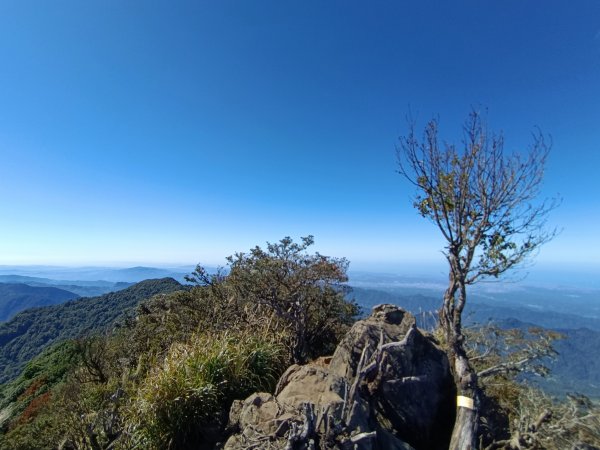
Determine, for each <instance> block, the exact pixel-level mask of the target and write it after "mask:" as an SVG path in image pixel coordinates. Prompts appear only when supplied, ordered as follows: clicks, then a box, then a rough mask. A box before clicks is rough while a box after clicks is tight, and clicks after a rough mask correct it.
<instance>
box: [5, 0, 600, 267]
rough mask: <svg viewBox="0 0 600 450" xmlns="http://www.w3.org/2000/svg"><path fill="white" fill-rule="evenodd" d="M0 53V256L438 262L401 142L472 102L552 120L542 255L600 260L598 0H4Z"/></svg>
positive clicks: (520, 120) (524, 132) (494, 120)
mask: <svg viewBox="0 0 600 450" xmlns="http://www.w3.org/2000/svg"><path fill="white" fill-rule="evenodd" d="M0 64H1V66H0V67H1V70H0V156H1V164H0V211H1V213H0V264H118V265H124V264H130V263H136V264H137V263H144V264H158V263H162V264H188V263H196V262H202V263H204V264H216V263H223V261H224V257H225V256H226V255H229V254H231V253H233V252H235V251H241V250H247V249H249V248H250V247H252V246H254V245H255V244H262V243H264V242H265V241H275V240H278V239H280V238H281V237H283V236H286V235H291V236H293V237H295V238H298V237H299V236H304V235H308V234H313V235H315V237H316V242H317V245H316V247H315V248H316V249H317V250H319V251H321V252H322V253H325V254H330V255H335V256H346V257H348V258H349V259H350V260H351V261H352V262H353V267H355V268H368V267H378V268H384V267H393V266H394V265H397V264H400V263H407V262H408V263H425V262H428V261H437V260H440V258H441V256H440V252H439V250H440V249H441V248H442V246H443V242H442V241H441V239H440V238H439V236H438V235H437V233H436V231H435V229H434V228H433V226H432V225H430V224H429V223H427V222H425V221H424V220H423V219H421V218H420V217H419V216H418V215H417V214H416V212H415V211H414V210H413V209H412V206H411V200H410V197H411V195H412V193H413V191H412V188H411V187H410V186H408V185H407V184H406V183H405V182H403V180H402V179H401V177H400V176H399V175H398V174H396V173H395V169H396V167H395V150H394V148H395V144H396V142H397V138H398V136H400V135H402V134H403V133H405V132H406V121H405V116H406V114H407V113H408V111H409V108H410V110H412V111H413V114H414V115H415V116H416V117H417V119H418V120H419V123H420V124H421V125H422V124H424V123H425V121H426V120H428V119H430V118H431V117H432V116H438V117H439V118H440V122H441V128H442V134H443V135H444V136H445V137H447V139H448V140H457V139H458V138H459V133H460V126H461V123H462V121H463V120H464V118H465V116H466V114H467V113H468V111H469V110H470V108H471V107H472V106H473V105H484V106H485V107H487V108H488V111H489V113H488V118H489V123H490V125H491V127H492V128H494V129H496V130H503V131H504V133H505V136H506V146H507V148H508V149H509V150H510V149H518V148H523V147H525V146H526V145H528V144H529V143H530V132H531V130H532V129H533V127H534V126H539V127H540V128H541V129H542V130H543V131H544V132H545V133H549V134H551V135H552V138H553V142H554V146H553V150H552V154H551V158H550V161H549V164H548V167H547V173H546V184H545V190H546V194H547V195H554V194H556V193H560V195H561V196H562V197H563V204H562V206H561V207H560V209H559V210H557V211H555V212H554V213H553V214H552V215H551V217H550V222H551V223H552V224H553V225H556V226H557V227H559V228H562V229H563V232H562V233H561V235H560V236H559V237H558V238H556V239H555V241H553V242H552V243H550V244H548V245H547V246H546V247H545V248H544V249H543V250H542V252H541V253H540V255H539V257H538V259H539V261H541V262H542V263H560V264H593V265H599V264H600V252H599V250H600V237H599V235H598V233H597V229H598V225H597V224H598V223H599V220H600V199H599V194H600V182H599V175H598V169H599V167H600V152H599V150H600V149H599V146H600V2H598V1H596V0H593V1H592V0H589V1H572V2H564V1H553V0H545V1H543V2H542V1H527V2H524V1H522V0H518V1H517V0H514V1H502V2H499V1H484V0H473V1H459V2H441V1H436V2H434V1H411V2H408V1H369V2H357V1H348V0H336V1H333V0H332V1H302V2H298V1H295V2H292V1H281V0H273V1H254V2H247V1H236V2H233V1H226V0H223V1H177V2H167V1H141V0H140V1H122V0H119V1H111V0H109V1H106V0H103V1H86V2H81V1H55V2H44V1H26V0H19V1H10V0H5V1H3V2H1V3H0Z"/></svg>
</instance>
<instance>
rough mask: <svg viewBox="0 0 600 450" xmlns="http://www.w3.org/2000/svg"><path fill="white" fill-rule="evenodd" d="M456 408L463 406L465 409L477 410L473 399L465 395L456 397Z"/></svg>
mask: <svg viewBox="0 0 600 450" xmlns="http://www.w3.org/2000/svg"><path fill="white" fill-rule="evenodd" d="M456 406H462V407H463V408H468V409H475V406H474V405H473V399H472V398H469V397H465V396H464V395H458V396H457V397H456Z"/></svg>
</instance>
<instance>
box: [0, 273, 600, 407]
mask: <svg viewBox="0 0 600 450" xmlns="http://www.w3.org/2000/svg"><path fill="white" fill-rule="evenodd" d="M6 270H8V269H7V268H6V266H4V267H0V282H4V283H5V284H0V321H2V320H8V319H9V318H10V316H11V315H14V314H15V313H16V312H17V311H18V310H21V309H27V308H30V307H32V306H45V307H41V308H35V309H27V310H26V311H23V312H22V313H20V314H17V315H16V316H15V317H14V318H13V319H11V320H10V321H9V322H6V323H3V324H2V323H0V382H2V381H3V380H6V379H9V378H11V377H13V376H14V375H16V374H17V373H18V371H19V370H20V368H21V367H22V365H23V363H24V362H26V361H28V360H29V359H30V358H31V357H32V356H34V355H36V354H38V353H39V351H41V350H42V349H43V348H45V347H46V346H47V345H49V344H51V343H54V342H58V341H60V340H64V339H68V338H72V337H76V336H77V335H79V334H81V333H84V332H92V331H97V330H101V329H106V328H107V327H110V326H111V324H112V323H113V322H114V320H116V319H117V318H118V317H122V314H124V313H125V311H127V310H130V309H131V308H132V307H134V306H135V305H136V304H137V303H138V302H139V301H141V300H142V299H144V298H147V297H149V296H151V295H153V293H159V292H170V291H173V290H179V289H182V288H183V286H182V285H181V284H180V283H179V282H178V281H176V279H172V278H170V279H167V280H165V279H162V280H159V281H156V280H154V281H153V280H148V281H144V282H142V283H139V284H137V285H133V286H131V283H132V282H135V281H139V280H143V279H148V278H152V277H161V278H164V277H162V275H165V274H171V275H175V276H176V277H177V280H179V281H183V278H184V276H185V274H188V273H190V272H191V271H192V270H193V268H192V267H185V268H184V267H179V268H174V269H170V268H153V267H132V268H126V269H114V268H81V269H71V268H55V267H37V268H30V267H29V268H28V267H22V268H20V269H18V270H17V269H15V270H17V272H19V273H16V274H15V273H13V274H8V273H4V274H2V272H4V271H6ZM43 275H45V276H43ZM53 277H56V278H53ZM25 284H26V285H27V286H25ZM351 284H352V285H353V293H352V295H353V297H354V298H355V300H356V301H357V302H358V303H359V304H360V305H361V306H362V307H363V309H364V310H365V312H367V313H368V311H369V310H370V308H371V307H372V306H374V305H376V304H380V303H392V304H396V305H399V306H401V307H403V308H405V309H407V310H409V311H411V312H413V313H414V314H415V315H416V316H417V317H418V320H420V323H421V325H423V326H424V327H426V328H427V327H432V326H433V324H434V323H435V320H436V314H435V313H434V312H432V311H435V310H436V309H437V308H439V306H440V303H441V295H442V293H443V288H444V282H443V278H441V277H439V276H438V277H430V278H419V277H400V276H395V275H386V274H384V275H379V274H372V273H366V272H365V273H355V274H354V275H353V277H352V279H351ZM119 290H120V292H115V293H113V294H108V295H101V296H99V294H105V293H106V292H112V291H119ZM78 295H81V296H85V297H92V298H80V299H76V300H73V299H74V298H76V297H77V296H78ZM68 300H70V301H68ZM469 300H470V301H469V303H468V304H467V310H466V311H465V323H466V324H467V325H468V324H473V323H480V324H482V323H487V322H488V321H490V320H492V321H495V322H498V323H501V324H503V325H502V326H513V327H516V328H518V327H525V326H527V324H535V325H536V326H541V327H545V328H549V329H553V330H557V331H560V332H562V333H564V334H565V335H566V336H567V339H564V340H561V341H558V342H557V343H556V348H557V350H558V351H559V353H560V356H559V359H558V361H556V362H555V363H552V364H551V366H552V370H553V374H554V375H553V377H551V378H550V379H548V380H545V381H542V384H543V386H544V387H545V388H546V389H548V390H549V391H551V392H555V393H564V392H566V391H574V390H577V391H580V392H584V393H586V394H588V395H590V396H592V397H595V398H600V362H597V361H600V359H599V358H597V355H598V350H597V349H598V348H600V290H597V289H590V288H585V289H577V288H573V287H569V288H555V289H548V288H544V287H532V286H523V285H519V284H502V283H497V284H489V285H482V286H477V287H476V288H475V289H473V290H472V291H471V292H470V298H469ZM65 301H68V302H67V303H64V304H62V305H61V304H60V303H63V302H65ZM46 305H54V306H46Z"/></svg>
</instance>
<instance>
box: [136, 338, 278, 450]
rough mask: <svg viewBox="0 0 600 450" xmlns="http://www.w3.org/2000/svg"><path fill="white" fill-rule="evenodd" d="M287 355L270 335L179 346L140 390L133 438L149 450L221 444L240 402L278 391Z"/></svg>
mask: <svg viewBox="0 0 600 450" xmlns="http://www.w3.org/2000/svg"><path fill="white" fill-rule="evenodd" d="M284 363H285V351H284V348H283V346H282V345H280V343H279V342H278V339H277V337H276V336H272V335H271V336H269V335H268V334H267V333H263V334H255V335H252V334H250V333H225V334H222V335H219V336H215V335H206V334H205V335H196V336H194V337H193V338H192V340H191V341H190V342H189V343H185V344H184V343H177V344H174V345H173V346H172V347H171V349H170V351H169V352H168V354H167V356H166V358H165V360H164V363H163V365H162V366H161V367H159V368H157V369H154V370H152V371H150V373H149V374H148V376H147V377H146V379H145V380H144V381H143V382H142V383H141V385H140V386H139V389H138V392H137V396H136V397H135V398H134V399H133V401H132V403H131V405H130V407H129V411H128V413H127V414H128V416H129V422H130V424H131V425H132V429H131V430H130V433H131V437H132V439H133V441H134V443H135V444H136V445H139V446H142V447H144V448H156V449H159V448H160V449H164V448H183V447H187V448H196V447H195V446H198V445H200V444H207V443H208V442H211V441H212V440H214V439H217V438H218V436H219V433H220V432H221V430H222V428H223V426H224V425H225V420H226V417H227V413H228V411H229V408H230V406H231V403H232V402H233V400H234V399H242V398H245V397H246V396H248V395H249V394H251V393H252V392H254V391H265V390H267V391H268V390H272V389H273V388H274V385H275V383H276V382H277V379H278V377H279V375H280V373H281V372H282V371H283V369H284Z"/></svg>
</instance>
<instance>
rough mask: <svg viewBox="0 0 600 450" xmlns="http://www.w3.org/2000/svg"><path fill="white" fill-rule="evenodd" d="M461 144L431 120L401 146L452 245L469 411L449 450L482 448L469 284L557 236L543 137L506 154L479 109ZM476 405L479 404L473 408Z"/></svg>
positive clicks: (446, 300) (456, 330) (452, 315)
mask: <svg viewBox="0 0 600 450" xmlns="http://www.w3.org/2000/svg"><path fill="white" fill-rule="evenodd" d="M463 135H464V138H463V142H462V143H461V145H459V146H457V145H454V144H449V143H445V142H442V141H441V140H440V139H439V137H438V122H437V120H431V121H430V122H429V123H428V124H427V126H426V127H425V132H424V135H423V137H422V138H421V139H419V138H418V137H417V135H416V132H415V125H414V123H411V124H410V127H409V133H408V135H406V136H404V137H401V138H400V144H399V146H398V147H397V157H398V164H399V173H400V174H401V175H403V176H404V177H405V178H406V179H407V180H408V181H410V182H411V183H412V184H413V185H414V186H415V187H416V188H417V194H416V196H415V200H414V206H415V208H416V209H417V210H418V211H419V213H420V214H421V215H422V216H423V217H424V218H426V219H429V220H430V221H431V222H433V223H434V224H435V225H436V226H437V228H438V229H439V230H440V232H441V234H442V236H443V237H444V239H445V241H446V246H445V250H444V255H445V257H446V260H447V261H448V265H449V277H448V287H447V289H446V291H445V293H444V297H443V302H442V307H441V309H440V311H439V325H440V327H441V329H442V330H443V333H444V337H445V340H446V343H447V345H448V352H449V357H450V361H451V365H452V368H453V372H454V377H455V382H456V386H457V392H458V395H459V396H460V397H459V399H460V401H461V405H462V406H457V417H456V422H455V428H454V432H453V435H452V441H451V445H450V448H452V449H461V450H462V449H468V448H475V447H476V442H477V424H478V416H479V414H478V410H477V409H478V407H479V402H480V398H479V397H480V395H479V389H478V385H477V373H476V372H475V370H474V369H473V367H472V366H471V364H470V363H469V359H468V356H467V353H466V351H465V348H464V345H463V341H464V335H463V332H462V313H463V310H464V307H465V304H466V301H467V286H469V285H471V284H474V283H476V282H478V281H480V280H483V279H486V278H490V277H492V278H497V277H498V276H499V275H501V274H503V273H505V272H507V271H508V270H510V269H512V268H514V267H516V266H518V265H520V264H521V263H523V262H524V261H525V260H526V259H527V257H529V256H531V255H532V254H534V253H535V251H536V250H537V249H538V248H539V247H540V246H541V245H542V244H544V243H546V242H548V241H549V240H550V239H552V237H553V236H554V235H555V232H554V231H547V230H546V229H545V221H546V217H547V214H548V213H549V212H550V211H551V210H552V209H553V208H554V207H555V206H556V205H557V202H556V201H555V200H546V201H541V202H538V203H535V200H536V198H537V197H538V194H539V191H540V187H541V183H542V178H543V174H544V166H545V162H546V158H547V156H548V152H549V148H550V145H549V144H548V143H547V142H546V139H545V138H544V136H543V134H541V132H539V131H535V132H534V133H533V144H532V145H531V146H530V147H529V150H528V151H527V152H526V153H524V154H523V155H521V154H519V153H513V154H507V153H505V151H504V138H503V136H502V134H495V133H493V132H491V131H489V130H488V128H487V125H486V124H485V123H484V121H483V120H482V117H481V114H480V113H479V112H477V111H472V112H471V113H470V114H469V116H468V118H467V120H466V121H465V124H464V128H463ZM471 402H472V403H473V404H471Z"/></svg>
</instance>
